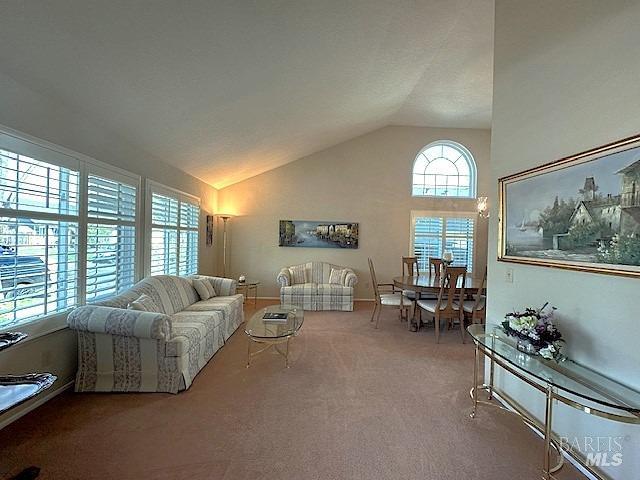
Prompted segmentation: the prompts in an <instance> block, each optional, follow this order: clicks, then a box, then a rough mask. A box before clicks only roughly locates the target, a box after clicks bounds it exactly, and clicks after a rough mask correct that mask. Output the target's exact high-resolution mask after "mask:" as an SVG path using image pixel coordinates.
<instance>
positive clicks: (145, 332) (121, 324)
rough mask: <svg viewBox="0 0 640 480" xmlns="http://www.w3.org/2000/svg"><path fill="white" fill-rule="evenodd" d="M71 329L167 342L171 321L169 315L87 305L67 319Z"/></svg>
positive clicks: (73, 312) (76, 310)
mask: <svg viewBox="0 0 640 480" xmlns="http://www.w3.org/2000/svg"><path fill="white" fill-rule="evenodd" d="M67 325H69V328H71V329H72V330H81V331H84V332H93V333H106V334H109V335H121V336H124V337H137V338H152V339H157V340H168V339H169V338H170V337H171V320H170V319H169V316H168V315H165V314H164V313H156V312H142V311H140V310H128V309H125V308H112V307H100V306H96V305H88V306H85V307H79V308H76V309H75V310H74V311H72V312H71V313H70V314H69V316H68V317H67Z"/></svg>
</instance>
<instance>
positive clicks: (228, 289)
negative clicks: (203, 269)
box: [189, 275, 238, 297]
mask: <svg viewBox="0 0 640 480" xmlns="http://www.w3.org/2000/svg"><path fill="white" fill-rule="evenodd" d="M189 278H192V279H193V278H206V279H208V280H209V281H211V283H212V284H213V288H214V289H215V291H216V295H218V296H220V297H227V296H229V295H235V294H236V289H237V288H238V281H237V280H234V279H233V278H225V277H212V276H209V275H192V276H191V277H189Z"/></svg>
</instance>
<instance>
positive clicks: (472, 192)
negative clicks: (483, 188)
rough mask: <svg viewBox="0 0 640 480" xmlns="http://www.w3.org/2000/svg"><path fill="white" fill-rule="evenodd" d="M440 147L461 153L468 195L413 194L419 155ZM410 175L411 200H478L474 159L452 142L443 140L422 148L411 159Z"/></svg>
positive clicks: (463, 148)
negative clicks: (466, 173)
mask: <svg viewBox="0 0 640 480" xmlns="http://www.w3.org/2000/svg"><path fill="white" fill-rule="evenodd" d="M440 145H444V146H447V147H450V148H454V149H456V150H459V151H460V152H461V153H462V156H463V157H464V159H465V160H466V162H467V166H468V167H469V195H416V194H414V193H413V188H414V183H413V176H414V174H415V168H416V163H417V161H418V158H419V157H420V155H422V154H424V152H426V151H427V150H428V149H430V148H433V147H437V146H440ZM410 175H411V177H410V182H409V188H410V193H411V197H412V198H440V199H447V198H450V199H454V200H456V199H468V200H474V199H476V198H478V169H477V166H476V160H475V157H474V156H473V154H472V153H471V151H470V150H469V149H468V148H467V147H466V146H464V145H463V144H461V143H459V142H456V141H454V140H445V139H443V140H436V141H434V142H431V143H429V144H428V145H425V146H424V147H422V148H421V149H420V150H419V151H418V153H417V154H416V156H415V158H414V159H413V163H412V165H411V174H410Z"/></svg>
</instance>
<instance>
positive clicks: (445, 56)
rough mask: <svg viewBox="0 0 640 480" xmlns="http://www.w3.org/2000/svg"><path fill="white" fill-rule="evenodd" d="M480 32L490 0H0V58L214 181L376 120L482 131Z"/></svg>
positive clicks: (485, 109) (489, 19)
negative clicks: (183, 0)
mask: <svg viewBox="0 0 640 480" xmlns="http://www.w3.org/2000/svg"><path fill="white" fill-rule="evenodd" d="M492 36H493V2H492V1H491V0H422V1H409V0H406V1H400V0H354V1H348V2H345V1H344V0H340V1H338V0H322V1H305V0H303V1H300V0H298V1H285V0H281V1H275V0H260V1H258V0H256V1H238V0H234V1H215V2H211V1H190V2H179V1H167V0H155V1H151V0H147V1H122V0H111V1H108V2H107V1H102V0H49V1H43V0H31V1H28V2H2V5H1V6H0V68H1V69H2V71H3V72H4V73H5V74H7V75H8V76H10V77H12V78H13V79H15V80H16V81H17V82H19V83H22V84H23V85H25V86H26V87H28V88H31V89H32V90H34V91H37V92H38V93H41V94H42V95H45V96H46V97H48V98H51V99H53V100H56V101H59V102H62V103H63V104H65V105H68V106H69V107H71V108H74V109H76V110H78V111H80V112H82V113H84V114H86V115H87V116H88V117H89V118H94V119H99V120H100V122H101V123H104V124H106V125H108V126H109V128H111V129H113V131H114V133H117V134H119V135H121V136H123V138H126V139H127V140H128V141H130V142H131V143H132V144H134V145H136V146H137V147H139V148H141V149H143V150H145V151H147V152H149V153H150V154H152V155H155V156H157V157H159V158H161V159H163V160H164V161H165V162H167V163H170V164H173V165H175V166H177V167H179V168H181V169H183V170H185V171H186V172H188V173H190V174H192V175H194V176H196V177H198V178H200V179H202V180H204V181H206V182H207V183H210V184H211V185H213V186H215V187H217V188H220V187H224V186H226V185H230V184H232V183H235V182H238V181H240V180H243V179H245V178H248V177H250V176H254V175H257V174H259V173H262V172H264V171H267V170H270V169H272V168H275V167H278V166H280V165H283V164H285V163H288V162H291V161H294V160H296V159H298V158H300V157H302V156H305V155H308V154H310V153H313V152H315V151H318V150H321V149H324V148H327V147H329V146H331V145H334V144H336V143H339V142H341V141H344V140H347V139H349V138H352V137H355V136H357V135H361V134H363V133H366V132H368V131H371V130H374V129H376V128H379V127H382V126H385V125H389V124H396V125H400V124H402V125H407V124H408V125H421V126H439V127H443V126H444V127H465V128H489V126H490V121H491V88H492V78H491V65H492V55H493V46H492ZM0 94H1V92H0Z"/></svg>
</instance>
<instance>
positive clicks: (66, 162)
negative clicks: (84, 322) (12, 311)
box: [0, 125, 144, 340]
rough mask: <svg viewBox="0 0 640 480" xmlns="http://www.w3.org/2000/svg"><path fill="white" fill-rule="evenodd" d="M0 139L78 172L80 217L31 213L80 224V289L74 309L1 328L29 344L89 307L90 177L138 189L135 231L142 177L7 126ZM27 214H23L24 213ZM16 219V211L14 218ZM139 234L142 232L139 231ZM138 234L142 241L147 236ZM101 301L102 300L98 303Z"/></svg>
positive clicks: (2, 128)
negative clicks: (20, 334)
mask: <svg viewBox="0 0 640 480" xmlns="http://www.w3.org/2000/svg"><path fill="white" fill-rule="evenodd" d="M0 139H1V140H2V141H1V143H2V145H3V146H4V147H5V148H6V149H8V150H12V151H14V152H16V153H18V154H21V155H25V156H29V157H32V158H34V159H36V160H39V161H42V162H46V163H50V164H52V165H57V166H61V167H66V168H70V169H72V170H75V171H77V172H78V194H77V195H78V200H77V201H78V215H77V217H76V216H75V215H72V216H69V215H64V214H61V215H57V214H51V213H46V212H41V213H37V212H34V213H31V212H29V215H31V216H33V218H42V219H54V218H62V217H69V218H71V217H73V219H72V220H71V221H77V222H78V249H77V257H78V260H77V285H76V298H75V305H73V306H71V307H69V308H67V309H64V310H58V311H55V312H52V313H50V314H46V315H41V316H36V317H33V318H30V319H26V320H25V321H23V322H20V323H18V324H14V325H11V326H2V325H0V332H5V331H15V330H16V329H18V330H20V331H21V332H24V333H26V334H27V335H28V339H27V340H34V339H36V338H39V337H41V336H44V335H49V334H51V333H54V332H56V331H59V330H62V329H64V328H67V325H66V319H67V315H68V313H69V311H71V310H72V309H74V308H77V307H80V306H82V305H86V304H87V302H86V282H87V276H86V265H87V263H86V261H87V225H88V221H89V217H88V215H87V214H88V191H87V187H88V177H89V175H90V174H95V175H98V176H104V177H107V178H112V179H115V180H118V179H119V178H120V179H124V178H126V179H127V181H126V183H128V184H129V185H131V186H135V188H136V206H135V208H136V214H135V217H136V227H137V226H138V225H141V220H142V215H143V210H142V208H141V206H142V197H143V195H142V177H141V176H140V175H137V174H134V173H131V172H129V171H127V170H124V169H121V168H119V167H116V166H113V165H110V164H108V163H104V162H101V161H99V160H96V159H94V158H92V157H89V156H87V155H83V154H81V153H78V152H75V151H73V150H70V149H68V148H65V147H61V146H59V145H56V144H54V143H51V142H47V141H46V140H42V139H40V138H37V137H34V136H31V135H28V134H25V133H22V132H19V131H17V130H14V129H11V128H9V127H6V126H4V125H0ZM11 211H12V210H11V209H0V214H4V213H5V212H11ZM23 211H24V210H23ZM4 216H9V217H11V216H15V210H14V211H13V215H12V214H9V215H4ZM138 230H139V229H138ZM138 230H137V231H136V232H137V234H138V235H139V238H140V237H141V236H143V235H144V232H139V231H138ZM142 245H143V240H139V241H138V242H137V244H136V246H135V263H136V264H135V267H134V271H135V273H134V283H135V282H137V281H139V280H140V279H141V275H142V271H143V269H142V268H141V266H142ZM98 301H99V300H98Z"/></svg>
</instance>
